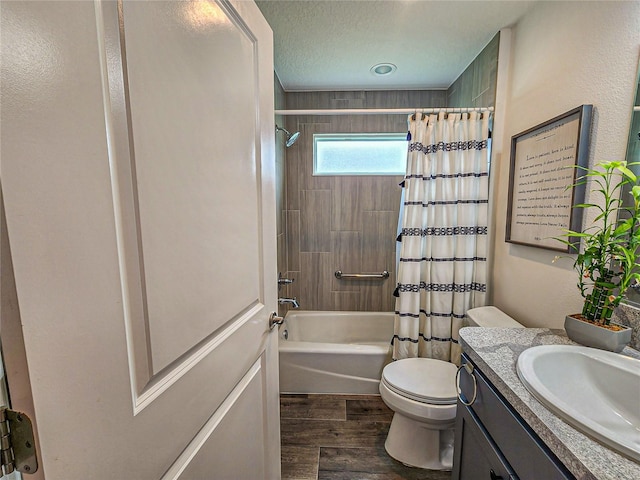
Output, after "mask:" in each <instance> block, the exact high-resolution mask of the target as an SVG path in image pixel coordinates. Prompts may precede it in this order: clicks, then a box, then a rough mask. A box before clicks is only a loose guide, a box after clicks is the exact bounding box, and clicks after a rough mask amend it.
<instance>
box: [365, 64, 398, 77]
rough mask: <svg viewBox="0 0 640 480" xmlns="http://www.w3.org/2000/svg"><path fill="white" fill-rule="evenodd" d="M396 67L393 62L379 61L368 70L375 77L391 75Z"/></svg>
mask: <svg viewBox="0 0 640 480" xmlns="http://www.w3.org/2000/svg"><path fill="white" fill-rule="evenodd" d="M397 69H398V67H396V66H395V65H394V64H393V63H379V64H377V65H374V66H373V67H371V70H370V72H371V73H372V74H373V75H375V76H377V77H384V76H386V75H391V74H392V73H393V72H395V71H396V70H397Z"/></svg>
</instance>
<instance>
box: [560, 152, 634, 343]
mask: <svg viewBox="0 0 640 480" xmlns="http://www.w3.org/2000/svg"><path fill="white" fill-rule="evenodd" d="M637 164H638V163H631V164H627V162H624V161H612V162H603V163H600V164H598V165H596V166H595V167H594V168H585V167H580V166H577V167H576V168H579V169H581V170H583V175H582V176H581V177H579V178H578V180H577V182H576V184H575V185H584V184H586V183H587V182H589V183H590V185H591V191H592V192H593V193H594V194H595V193H598V194H599V197H600V198H597V197H596V198H594V199H590V201H591V202H593V203H583V204H578V205H576V206H575V207H574V208H582V209H584V210H585V211H593V210H595V211H596V212H597V216H596V217H595V219H594V220H593V225H591V226H590V227H588V228H585V229H584V231H582V232H575V231H572V230H565V233H564V234H563V237H565V238H558V240H560V241H561V242H563V243H564V244H565V245H568V246H569V247H570V248H571V249H572V250H574V251H576V252H577V256H576V259H575V262H574V268H575V269H576V271H577V272H578V288H579V289H580V293H581V295H582V297H583V298H584V304H583V309H582V313H581V314H574V315H568V316H567V317H566V319H565V324H564V325H565V330H566V331H567V335H568V336H569V338H571V339H572V340H574V341H576V342H578V343H581V344H583V345H587V346H590V347H596V348H601V349H604V350H610V351H614V352H619V351H621V350H622V349H623V348H624V346H625V345H626V344H627V343H629V341H630V340H631V329H630V328H629V327H626V326H623V325H618V324H615V323H612V322H611V314H612V313H613V310H614V309H615V308H616V307H617V306H618V305H619V304H620V301H621V300H622V297H623V295H624V293H625V292H626V291H627V289H628V288H629V286H630V285H632V284H633V283H635V282H637V281H638V279H639V278H640V263H639V260H640V252H639V251H638V247H639V246H640V179H639V178H638V177H637V176H636V175H635V174H634V173H633V172H632V171H631V170H630V169H629V168H628V167H629V166H631V165H637ZM623 186H629V187H630V188H629V190H630V194H631V196H632V201H631V202H626V203H625V202H624V199H623V198H621V193H622V192H623ZM625 191H626V189H625ZM597 200H600V201H601V203H595V202H596V201H597ZM572 237H573V238H572ZM575 238H578V239H579V240H581V242H580V243H576V242H575ZM580 244H581V245H582V247H581V248H580Z"/></svg>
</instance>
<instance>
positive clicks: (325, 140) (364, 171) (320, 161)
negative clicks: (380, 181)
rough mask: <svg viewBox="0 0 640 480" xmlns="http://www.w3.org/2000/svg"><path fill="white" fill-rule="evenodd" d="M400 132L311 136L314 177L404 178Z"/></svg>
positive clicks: (403, 140)
mask: <svg viewBox="0 0 640 480" xmlns="http://www.w3.org/2000/svg"><path fill="white" fill-rule="evenodd" d="M406 162H407V139H406V134H403V133H400V134H398V133H338V134H333V133H331V134H320V133H318V134H315V135H314V136H313V174H314V175H404V173H405V169H406Z"/></svg>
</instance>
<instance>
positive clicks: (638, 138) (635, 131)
mask: <svg viewBox="0 0 640 480" xmlns="http://www.w3.org/2000/svg"><path fill="white" fill-rule="evenodd" d="M639 71H640V67H639ZM636 78H637V80H638V81H637V84H636V100H635V102H634V103H633V105H634V107H633V113H632V116H631V129H630V130H629V139H628V143H627V155H626V160H627V162H629V163H631V162H640V72H639V74H638V76H637V77H636ZM633 171H634V173H635V174H636V175H640V165H636V166H635V168H633ZM622 198H623V199H627V198H631V195H630V194H629V190H628V188H627V189H623V191H622ZM625 301H626V302H627V303H631V304H634V305H635V306H637V307H640V288H630V289H629V290H627V295H626V300H625Z"/></svg>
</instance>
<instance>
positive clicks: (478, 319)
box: [465, 306, 524, 328]
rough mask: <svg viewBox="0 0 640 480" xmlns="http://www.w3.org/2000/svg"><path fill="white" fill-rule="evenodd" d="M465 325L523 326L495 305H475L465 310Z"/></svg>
mask: <svg viewBox="0 0 640 480" xmlns="http://www.w3.org/2000/svg"><path fill="white" fill-rule="evenodd" d="M465 325H466V326H469V327H508V328H524V326H523V325H521V324H519V323H518V322H516V321H515V320H514V319H513V318H511V317H510V316H509V315H507V314H506V313H504V312H503V311H502V310H500V309H498V308H496V307H492V306H490V307H477V308H472V309H471V310H468V311H467V318H466V323H465Z"/></svg>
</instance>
